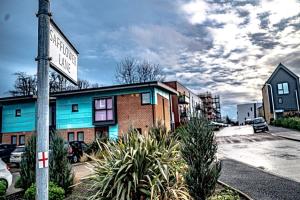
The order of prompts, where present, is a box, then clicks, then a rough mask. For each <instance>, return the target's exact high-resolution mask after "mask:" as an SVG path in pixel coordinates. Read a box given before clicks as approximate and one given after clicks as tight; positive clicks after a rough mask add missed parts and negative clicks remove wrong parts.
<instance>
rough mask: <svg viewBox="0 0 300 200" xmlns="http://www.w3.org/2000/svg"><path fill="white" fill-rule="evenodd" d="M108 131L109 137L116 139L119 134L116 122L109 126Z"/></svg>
mask: <svg viewBox="0 0 300 200" xmlns="http://www.w3.org/2000/svg"><path fill="white" fill-rule="evenodd" d="M108 132H109V139H113V140H116V139H118V136H119V126H118V124H116V125H114V126H109V130H108Z"/></svg>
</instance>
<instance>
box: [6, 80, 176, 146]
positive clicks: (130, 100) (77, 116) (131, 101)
mask: <svg viewBox="0 0 300 200" xmlns="http://www.w3.org/2000/svg"><path fill="white" fill-rule="evenodd" d="M177 94H178V93H177V91H176V90H174V89H173V88H171V87H169V86H168V85H166V84H164V83H161V82H147V83H137V84H127V85H115V86H108V87H100V88H92V89H84V90H72V91H64V92H59V93H54V94H51V95H50V96H51V98H50V108H49V109H50V112H49V125H50V127H49V128H52V129H56V130H58V131H59V132H60V133H61V135H62V136H63V137H64V139H65V140H67V141H74V140H77V141H85V142H87V143H88V142H91V141H93V140H94V139H95V138H100V137H109V138H117V137H118V136H120V135H122V134H123V133H124V132H126V131H127V130H128V129H129V128H130V126H133V127H134V128H136V129H137V130H138V131H139V132H140V133H144V132H145V131H147V130H148V129H149V128H150V127H152V126H153V125H155V124H156V123H157V122H159V121H160V122H162V123H163V124H164V125H165V126H166V128H167V130H170V129H171V116H172V111H171V101H170V99H171V96H172V95H175V96H177ZM0 118H2V120H1V121H0V122H1V123H0V136H1V137H0V138H1V140H2V143H12V144H17V145H23V144H25V141H26V140H27V139H28V138H29V136H31V135H32V134H34V133H35V131H36V97H35V96H27V97H7V98H1V99H0Z"/></svg>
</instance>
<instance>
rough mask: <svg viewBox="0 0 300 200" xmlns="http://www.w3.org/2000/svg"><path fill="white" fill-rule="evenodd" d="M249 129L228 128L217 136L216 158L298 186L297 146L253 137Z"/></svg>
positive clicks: (271, 137)
mask: <svg viewBox="0 0 300 200" xmlns="http://www.w3.org/2000/svg"><path fill="white" fill-rule="evenodd" d="M249 127H250V126H244V127H240V128H237V127H228V128H225V129H223V130H222V131H220V132H217V141H218V143H219V150H218V155H219V157H220V158H224V157H225V158H230V159H233V160H237V161H240V162H243V163H246V164H249V165H252V166H254V167H258V168H261V169H264V170H265V171H268V172H271V173H275V174H278V175H280V176H283V177H287V178H289V179H292V180H295V181H298V182H300V154H299V153H300V142H297V141H292V140H287V139H284V138H282V137H279V136H274V135H272V134H271V133H256V134H254V133H253V130H252V129H251V127H250V128H249ZM272 129H274V128H272ZM275 129H276V128H275ZM271 131H272V130H271ZM274 131H277V130H274ZM224 132H231V133H232V135H228V134H226V136H224ZM239 133H240V134H239ZM299 134H300V132H299ZM299 199H300V197H299Z"/></svg>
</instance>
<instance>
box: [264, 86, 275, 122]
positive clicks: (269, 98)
mask: <svg viewBox="0 0 300 200" xmlns="http://www.w3.org/2000/svg"><path fill="white" fill-rule="evenodd" d="M266 85H267V86H268V87H270V88H271V98H272V108H273V118H274V120H275V119H276V113H275V106H274V97H273V89H272V85H271V84H269V83H266ZM267 92H268V97H269V90H268V88H267ZM269 103H271V102H270V98H269Z"/></svg>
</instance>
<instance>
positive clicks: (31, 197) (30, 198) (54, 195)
mask: <svg viewBox="0 0 300 200" xmlns="http://www.w3.org/2000/svg"><path fill="white" fill-rule="evenodd" d="M35 193H36V186H35V184H32V185H31V186H30V187H29V188H28V189H27V190H26V192H25V194H24V199H25V200H35ZM64 198H65V191H64V189H63V188H61V187H59V186H57V185H56V184H54V183H53V182H50V183H49V200H63V199H64Z"/></svg>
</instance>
